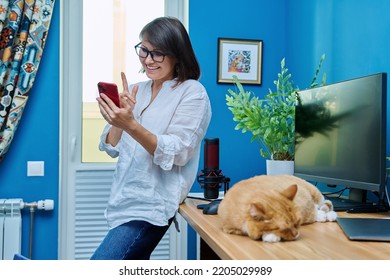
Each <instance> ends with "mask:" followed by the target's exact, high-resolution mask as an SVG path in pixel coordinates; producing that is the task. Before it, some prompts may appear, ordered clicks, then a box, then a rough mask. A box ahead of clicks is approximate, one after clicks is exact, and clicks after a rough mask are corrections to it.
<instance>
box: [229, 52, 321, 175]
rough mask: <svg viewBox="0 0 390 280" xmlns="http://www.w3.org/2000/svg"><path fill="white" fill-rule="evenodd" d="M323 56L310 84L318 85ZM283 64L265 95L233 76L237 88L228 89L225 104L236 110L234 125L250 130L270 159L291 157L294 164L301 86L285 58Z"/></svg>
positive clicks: (288, 158) (243, 130)
mask: <svg viewBox="0 0 390 280" xmlns="http://www.w3.org/2000/svg"><path fill="white" fill-rule="evenodd" d="M324 59H325V55H322V57H321V59H320V62H319V65H318V68H317V70H316V72H315V75H314V77H313V79H312V81H311V84H310V87H315V86H317V83H316V80H317V76H318V73H319V71H320V69H321V65H322V62H323V60H324ZM280 65H281V72H280V73H278V78H277V80H275V81H274V84H275V86H276V90H275V91H272V90H271V89H269V92H268V94H266V95H265V97H264V99H260V98H258V97H257V96H256V95H255V94H254V93H253V92H250V91H245V90H244V87H243V86H242V84H241V83H240V82H239V80H238V78H237V76H233V80H234V83H235V85H236V88H237V89H238V91H237V92H235V91H233V90H232V89H229V90H228V93H229V94H226V101H227V103H226V104H227V106H228V109H229V110H230V111H231V112H232V113H233V120H234V121H236V122H237V125H236V127H235V129H236V130H241V131H242V133H245V132H247V131H250V132H251V133H252V139H251V142H253V141H255V140H257V141H259V142H260V154H261V156H262V157H264V158H266V159H268V160H271V161H292V163H290V168H291V165H292V167H293V166H294V163H293V160H294V154H295V105H296V102H297V94H296V93H297V91H298V90H299V88H298V87H297V86H296V85H294V83H293V81H292V80H291V77H292V75H291V74H290V73H289V72H288V69H287V68H286V65H285V59H284V58H283V59H282V61H281V63H280ZM325 77H326V76H325V74H324V75H323V80H322V83H321V84H324V83H325ZM267 164H268V163H267ZM283 172H284V171H283ZM267 173H268V174H269V172H268V171H267ZM289 173H291V171H290V172H289Z"/></svg>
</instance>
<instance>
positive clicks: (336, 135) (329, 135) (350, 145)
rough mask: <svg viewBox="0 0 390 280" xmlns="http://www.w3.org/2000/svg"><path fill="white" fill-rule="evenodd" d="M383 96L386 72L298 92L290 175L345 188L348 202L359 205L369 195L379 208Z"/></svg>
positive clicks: (382, 193)
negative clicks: (294, 142) (353, 201)
mask: <svg viewBox="0 0 390 280" xmlns="http://www.w3.org/2000/svg"><path fill="white" fill-rule="evenodd" d="M386 95H387V74H386V73H378V74H373V75H369V76H364V77H359V78H355V79H351V80H346V81H342V82H338V83H334V84H329V85H325V86H320V87H316V88H311V89H307V90H302V91H299V92H298V103H297V106H296V114H295V136H296V147H295V168H294V169H295V171H294V172H295V175H296V176H298V177H301V178H303V179H306V180H308V181H311V182H315V183H324V184H327V185H335V186H343V187H346V188H349V189H350V199H352V200H357V201H359V200H360V201H359V202H366V201H365V200H366V196H365V194H366V193H367V192H369V191H371V192H374V193H375V194H377V195H378V201H377V202H375V203H376V204H377V205H379V204H383V203H384V199H385V188H386V107H387V106H386V102H387V101H386ZM356 194H358V195H356Z"/></svg>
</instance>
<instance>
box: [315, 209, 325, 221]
mask: <svg viewBox="0 0 390 280" xmlns="http://www.w3.org/2000/svg"><path fill="white" fill-rule="evenodd" d="M326 216H327V215H326V213H325V212H324V211H322V210H317V215H316V222H320V223H324V222H326V221H327V217H326Z"/></svg>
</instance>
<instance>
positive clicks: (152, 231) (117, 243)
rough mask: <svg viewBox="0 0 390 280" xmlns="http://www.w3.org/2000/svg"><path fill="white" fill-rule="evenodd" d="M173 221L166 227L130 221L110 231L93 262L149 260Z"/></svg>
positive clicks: (97, 250)
mask: <svg viewBox="0 0 390 280" xmlns="http://www.w3.org/2000/svg"><path fill="white" fill-rule="evenodd" d="M172 220H173V218H172V219H170V220H169V222H168V225H166V226H155V225H152V224H150V223H148V222H145V221H130V222H127V223H125V224H123V225H120V226H118V227H115V228H113V229H111V230H109V232H108V233H107V235H106V237H105V238H104V240H103V241H102V243H101V244H100V245H99V247H98V248H97V249H96V251H95V253H94V254H93V255H92V257H91V260H148V259H150V255H151V253H152V252H153V250H154V249H155V248H156V246H157V245H158V243H159V242H160V240H161V239H162V238H163V237H164V234H165V232H166V231H167V230H168V228H169V226H170V225H171V223H172Z"/></svg>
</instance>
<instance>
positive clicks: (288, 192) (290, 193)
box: [282, 184, 298, 200]
mask: <svg viewBox="0 0 390 280" xmlns="http://www.w3.org/2000/svg"><path fill="white" fill-rule="evenodd" d="M297 191H298V186H297V184H294V185H291V186H289V187H288V188H286V189H285V190H284V191H282V194H283V195H284V196H285V197H287V198H288V199H290V200H293V199H294V197H295V195H296V194H297Z"/></svg>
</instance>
